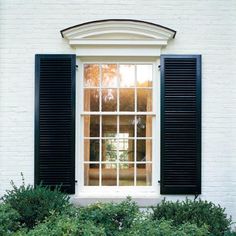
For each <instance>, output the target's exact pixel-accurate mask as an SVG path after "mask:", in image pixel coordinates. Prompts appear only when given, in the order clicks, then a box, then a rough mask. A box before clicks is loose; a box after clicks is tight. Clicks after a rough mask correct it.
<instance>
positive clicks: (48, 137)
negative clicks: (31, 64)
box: [35, 54, 75, 194]
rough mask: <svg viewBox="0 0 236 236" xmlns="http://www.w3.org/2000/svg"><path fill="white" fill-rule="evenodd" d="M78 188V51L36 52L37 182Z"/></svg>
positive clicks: (67, 189) (65, 187)
mask: <svg viewBox="0 0 236 236" xmlns="http://www.w3.org/2000/svg"><path fill="white" fill-rule="evenodd" d="M39 183H42V184H43V185H47V186H50V187H51V188H54V187H55V186H58V185H61V190H62V191H64V192H67V193H71V194H72V193H74V192H75V55H48V54H46V55H44V54H42V55H36V56H35V184H39Z"/></svg>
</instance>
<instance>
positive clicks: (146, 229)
mask: <svg viewBox="0 0 236 236" xmlns="http://www.w3.org/2000/svg"><path fill="white" fill-rule="evenodd" d="M207 234H208V230H207V227H206V226H202V227H198V226H197V225H195V224H190V223H185V224H183V225H180V226H173V224H172V222H171V221H166V220H161V221H155V220H151V219H144V220H139V221H136V222H135V223H134V225H133V226H132V227H131V229H130V230H129V231H126V232H124V233H123V234H122V236H130V235H135V236H139V235H140V236H150V235H152V236H164V235H168V236H205V235H207Z"/></svg>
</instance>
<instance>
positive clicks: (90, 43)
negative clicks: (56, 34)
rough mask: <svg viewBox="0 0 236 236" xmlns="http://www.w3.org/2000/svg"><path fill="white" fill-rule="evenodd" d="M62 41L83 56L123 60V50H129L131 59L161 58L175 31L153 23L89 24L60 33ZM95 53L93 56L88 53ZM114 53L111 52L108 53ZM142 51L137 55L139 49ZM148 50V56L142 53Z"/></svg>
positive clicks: (128, 53)
mask: <svg viewBox="0 0 236 236" xmlns="http://www.w3.org/2000/svg"><path fill="white" fill-rule="evenodd" d="M61 35H62V37H63V38H65V39H67V40H68V43H69V44H70V45H71V46H73V47H75V48H76V49H78V55H81V56H101V55H104V56H107V55H109V56H123V55H124V53H123V52H122V50H121V49H125V50H126V49H127V51H126V54H127V55H129V56H140V55H143V56H148V55H149V54H150V53H149V52H148V51H149V50H151V49H159V52H158V51H153V53H151V54H152V55H150V56H158V55H159V53H160V48H161V47H162V46H165V45H167V44H168V41H169V40H171V39H173V38H174V37H175V35H176V31H175V30H172V29H169V28H167V27H164V26H161V25H157V24H154V23H151V22H146V21H139V20H129V19H110V20H98V21H91V22H86V23H83V24H79V25H75V26H72V27H69V28H67V29H63V30H61ZM89 48H90V49H93V52H91V51H88V49H89ZM108 48H109V49H113V50H112V51H111V50H110V52H109V51H108V50H107V49H108ZM138 48H139V49H142V50H141V51H140V50H139V51H137V49H138ZM144 49H147V50H148V51H146V53H145V52H144V51H143V50H144Z"/></svg>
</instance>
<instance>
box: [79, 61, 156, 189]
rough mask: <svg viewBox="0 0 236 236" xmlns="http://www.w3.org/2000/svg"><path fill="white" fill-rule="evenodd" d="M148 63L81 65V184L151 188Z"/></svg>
mask: <svg viewBox="0 0 236 236" xmlns="http://www.w3.org/2000/svg"><path fill="white" fill-rule="evenodd" d="M153 96H154V94H153V64H151V63H149V64H148V63H145V64H144V63H84V64H83V99H84V101H83V113H82V120H83V122H82V123H83V130H84V132H83V145H82V146H83V150H84V152H83V153H84V154H83V168H82V169H83V171H84V174H83V177H84V186H152V182H153V181H152V172H153V170H152V168H153V142H154V140H153V117H154V115H155V113H154V110H156V109H154V104H153V101H154V99H153Z"/></svg>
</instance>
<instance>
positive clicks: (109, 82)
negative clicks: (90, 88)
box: [102, 64, 117, 88]
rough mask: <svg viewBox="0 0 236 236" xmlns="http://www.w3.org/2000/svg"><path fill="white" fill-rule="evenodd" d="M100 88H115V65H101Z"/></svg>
mask: <svg viewBox="0 0 236 236" xmlns="http://www.w3.org/2000/svg"><path fill="white" fill-rule="evenodd" d="M102 87H111V88H114V87H117V65H116V64H103V65H102Z"/></svg>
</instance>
